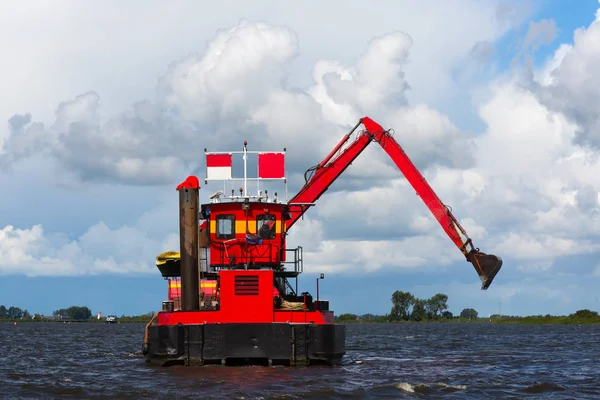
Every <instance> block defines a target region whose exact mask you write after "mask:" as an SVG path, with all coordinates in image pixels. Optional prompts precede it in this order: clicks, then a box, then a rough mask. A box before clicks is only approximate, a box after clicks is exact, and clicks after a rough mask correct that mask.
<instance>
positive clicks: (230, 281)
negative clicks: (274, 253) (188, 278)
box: [158, 270, 334, 325]
mask: <svg viewBox="0 0 600 400" xmlns="http://www.w3.org/2000/svg"><path fill="white" fill-rule="evenodd" d="M219 277H220V283H219V286H217V290H216V296H215V297H213V296H204V297H203V300H202V301H208V302H210V301H212V300H217V301H218V305H219V306H218V309H217V310H210V311H173V312H164V311H163V312H161V313H159V315H158V324H159V325H176V324H179V323H181V324H204V323H206V324H219V323H273V322H275V323H277V322H280V323H314V324H333V323H334V316H333V312H331V311H313V310H308V309H306V307H302V309H300V310H290V309H285V308H276V307H275V301H274V300H275V299H274V297H275V293H274V286H273V282H274V272H273V271H272V270H223V271H220V272H219Z"/></svg>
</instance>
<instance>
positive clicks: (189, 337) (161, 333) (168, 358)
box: [143, 323, 346, 366]
mask: <svg viewBox="0 0 600 400" xmlns="http://www.w3.org/2000/svg"><path fill="white" fill-rule="evenodd" d="M143 353H144V356H145V358H146V360H147V362H149V363H151V364H154V365H161V366H170V365H205V364H220V365H268V366H272V365H286V366H309V365H338V364H340V363H341V361H342V357H343V356H344V354H345V353H346V327H345V326H344V325H313V324H287V323H272V324H203V325H171V326H158V325H154V326H150V327H148V344H147V345H144V347H143Z"/></svg>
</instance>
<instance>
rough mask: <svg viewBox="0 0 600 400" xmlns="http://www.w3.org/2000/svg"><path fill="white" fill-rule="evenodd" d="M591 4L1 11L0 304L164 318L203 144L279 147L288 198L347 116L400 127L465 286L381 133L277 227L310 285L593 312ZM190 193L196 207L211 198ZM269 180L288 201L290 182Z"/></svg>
mask: <svg viewBox="0 0 600 400" xmlns="http://www.w3.org/2000/svg"><path fill="white" fill-rule="evenodd" d="M598 9H600V4H599V3H598V1H596V0H594V1H592V0H580V1H577V2H570V1H558V0H527V1H501V0H490V1H486V2H481V1H476V0H455V1H451V2H450V1H449V2H438V1H433V0H431V1H429V0H404V1H391V0H390V1H388V0H380V1H377V2H371V3H370V4H367V3H365V2H361V1H358V0H352V1H341V0H332V1H329V2H326V3H323V2H317V1H314V0H309V1H299V0H298V1H295V0H292V1H288V2H279V1H275V0H270V1H269V0H256V1H254V2H252V4H250V3H249V2H243V1H227V0H224V1H221V2H219V3H218V4H216V3H214V2H210V3H209V2H207V1H183V0H178V1H174V2H162V1H158V0H150V1H143V2H142V1H138V0H130V1H128V2H127V3H126V7H124V6H123V3H122V2H119V1H116V0H109V1H104V2H96V3H90V2H85V3H82V2H77V1H74V0H72V1H71V0H61V1H50V0H37V1H33V2H26V3H22V4H21V3H19V4H11V5H10V6H8V5H7V4H0V37H1V38H2V39H1V40H0V51H1V53H2V54H3V55H4V57H5V58H4V60H5V62H3V63H0V88H1V90H2V96H0V119H2V120H3V121H5V123H4V124H3V125H2V128H0V141H1V147H0V185H1V187H2V188H3V189H4V191H3V192H4V195H3V196H0V304H4V305H6V306H9V305H14V306H18V307H21V308H23V309H27V310H29V311H30V312H31V313H41V314H50V313H52V312H53V311H54V310H57V309H60V308H65V307H69V306H71V305H86V306H88V307H89V308H90V309H91V310H92V312H93V313H94V314H95V313H97V312H102V313H103V314H104V315H107V314H117V315H123V314H125V315H134V314H142V313H147V312H151V311H153V310H157V309H159V308H160V306H161V301H162V300H165V299H166V296H167V286H166V282H165V281H164V280H163V279H162V277H161V275H160V273H159V271H158V270H157V268H156V267H155V265H154V261H155V257H156V256H157V255H158V254H160V253H162V252H163V251H167V250H178V246H179V238H178V206H177V199H178V198H177V193H176V191H175V187H176V186H177V184H178V183H180V182H181V181H183V180H184V179H185V178H186V177H187V176H188V175H190V174H197V175H198V177H199V178H200V180H201V181H202V182H203V181H204V153H203V149H204V148H209V149H210V150H211V151H229V150H240V149H241V144H242V142H243V140H247V141H248V143H249V148H250V149H253V150H280V149H281V148H283V147H285V148H286V149H287V153H286V165H287V168H288V178H289V180H288V192H289V194H290V196H291V195H292V194H294V193H296V192H297V191H298V190H299V189H300V187H301V185H302V182H303V174H304V171H305V170H306V169H307V168H309V167H310V166H312V165H315V164H317V163H318V162H319V161H320V160H321V159H322V158H323V157H324V156H325V155H326V154H327V153H329V151H330V150H331V149H332V148H333V147H334V145H335V143H337V141H338V140H339V139H340V138H341V137H342V136H343V135H344V134H345V133H346V132H347V131H348V130H349V129H350V128H351V127H353V126H354V125H355V124H356V123H357V122H358V120H359V118H361V117H363V116H369V117H371V118H373V119H374V120H376V121H377V122H379V123H380V124H381V125H382V126H383V127H384V128H386V129H387V128H393V129H394V131H395V138H396V139H397V140H398V142H399V143H400V144H401V145H402V146H403V148H404V149H405V151H406V153H407V154H408V156H409V157H410V158H411V159H412V160H413V161H414V163H415V164H416V165H417V167H418V168H419V169H420V171H421V172H422V173H423V175H424V176H425V177H426V178H427V180H428V182H429V183H430V184H431V186H432V187H433V188H434V190H435V191H436V193H437V194H438V196H439V197H440V198H441V199H442V200H443V201H444V203H445V204H448V205H450V206H451V207H452V210H453V213H454V215H455V216H456V217H457V218H458V220H459V221H460V222H461V224H462V225H463V226H464V227H465V229H466V230H467V232H468V233H469V235H470V237H471V238H472V239H473V242H474V243H475V245H476V246H477V247H479V248H480V249H481V250H482V251H484V252H486V253H492V254H496V255H499V256H501V257H502V259H503V260H504V265H503V267H502V270H501V271H500V273H499V274H498V275H497V276H496V278H495V280H494V283H493V284H492V286H491V287H490V288H489V289H488V290H486V291H482V290H480V281H479V277H478V276H477V274H476V272H475V270H474V269H473V267H472V266H471V264H469V263H467V262H466V261H465V259H464V257H463V256H462V254H461V253H460V252H459V251H458V249H457V248H456V247H454V244H453V243H452V242H451V241H450V240H449V238H448V237H447V236H446V235H445V233H444V232H443V230H442V229H441V227H440V226H439V225H438V224H437V222H436V221H435V219H434V218H433V216H432V215H431V214H430V213H429V211H428V210H427V208H426V207H425V206H424V204H422V203H421V202H420V200H419V198H418V197H417V196H415V194H414V190H413V189H412V188H411V187H410V186H409V184H408V183H407V182H406V179H405V178H404V177H403V176H402V174H401V173H400V171H398V170H397V169H396V168H395V167H394V165H393V163H392V161H391V160H389V159H388V158H387V156H386V154H385V153H384V152H383V151H382V150H381V149H380V148H377V147H376V145H375V144H373V145H372V146H370V147H369V148H367V149H366V150H365V151H364V152H363V153H362V154H361V156H360V157H359V158H358V159H357V160H356V161H355V162H354V163H353V165H352V166H350V167H349V168H348V170H347V171H346V172H345V173H344V174H343V175H342V176H341V177H340V178H339V179H338V180H337V181H336V182H335V183H334V184H333V185H332V186H331V187H330V188H329V190H328V191H327V192H326V194H325V195H323V196H322V197H321V198H320V199H319V200H318V202H317V205H316V206H315V207H314V208H312V209H311V210H309V211H308V212H307V214H306V215H305V218H304V219H303V220H301V221H299V222H298V223H297V224H296V225H295V226H294V227H293V228H292V230H291V232H290V236H289V239H288V246H290V247H291V246H298V245H301V246H302V247H303V248H304V274H303V275H302V276H301V278H300V287H301V289H302V291H304V290H306V291H309V292H315V286H316V282H315V279H316V277H318V276H319V274H320V273H324V274H325V279H324V280H323V281H321V282H320V286H319V291H320V297H322V298H326V299H328V300H329V301H330V306H331V308H332V309H333V310H335V312H336V313H337V314H341V313H346V312H352V313H358V314H363V313H375V314H384V313H387V312H389V310H390V308H391V295H392V293H393V292H394V291H395V290H402V291H408V292H411V293H413V294H414V295H415V296H417V297H419V298H429V297H432V296H433V295H435V294H436V293H445V294H447V295H448V297H449V299H448V306H449V310H450V311H452V312H454V313H460V311H461V310H462V309H464V308H475V309H476V310H477V311H478V312H479V313H480V315H488V314H495V313H498V312H501V313H502V314H505V315H538V314H560V315H565V314H570V313H573V312H575V311H576V310H579V309H584V308H587V309H591V310H596V311H598V310H600V295H598V294H597V287H598V285H599V284H600V202H599V195H598V194H599V191H600V175H598V172H597V171H599V170H600V117H599V114H598V111H597V110H598V109H600V94H599V92H598V90H597V89H596V88H597V87H598V86H599V85H600V76H599V75H598V74H597V72H596V71H599V70H600V12H598V11H597V10H598ZM220 188H221V187H220V186H219V185H218V184H215V183H213V182H209V183H208V184H207V185H202V188H201V194H200V198H201V201H207V200H208V196H209V195H210V194H211V193H213V192H214V191H216V190H218V189H220ZM280 193H284V191H283V190H282V191H281V192H280Z"/></svg>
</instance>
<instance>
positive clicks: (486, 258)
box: [467, 250, 502, 290]
mask: <svg viewBox="0 0 600 400" xmlns="http://www.w3.org/2000/svg"><path fill="white" fill-rule="evenodd" d="M467 261H469V262H470V263H471V264H473V266H474V267H475V270H476V271H477V274H478V275H479V278H480V279H481V290H486V289H487V288H489V287H490V285H491V284H492V281H493V280H494V277H495V276H496V274H497V273H498V271H500V268H502V258H500V257H498V256H495V255H493V254H485V253H482V252H481V251H477V250H472V251H471V252H469V253H468V254H467Z"/></svg>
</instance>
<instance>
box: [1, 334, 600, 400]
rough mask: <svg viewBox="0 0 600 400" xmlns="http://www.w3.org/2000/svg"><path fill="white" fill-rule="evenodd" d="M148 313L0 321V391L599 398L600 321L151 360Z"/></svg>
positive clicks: (5, 394) (27, 394) (38, 394)
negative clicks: (341, 348) (98, 319)
mask: <svg viewBox="0 0 600 400" xmlns="http://www.w3.org/2000/svg"><path fill="white" fill-rule="evenodd" d="M143 331H144V325H143V324H116V325H111V324H91V323H72V324H61V323H19V324H17V325H16V326H14V325H13V324H12V323H0V397H1V398H44V399H50V398H69V397H70V398H86V399H89V398H110V399H114V398H116V399H119V398H192V397H194V398H198V397H201V398H222V399H259V398H261V399H352V398H356V399H363V398H371V399H402V398H406V399H420V398H431V399H482V398H494V399H500V398H505V399H524V398H545V399H546V398H548V399H573V398H574V399H597V398H600V325H582V326H577V325H529V326H528V325H494V324H485V323H481V324H480V323H477V324H475V323H460V324H458V323H457V324H454V323H445V324H412V323H407V324H364V325H348V328H347V336H348V337H347V342H346V343H347V350H348V352H347V354H346V356H345V357H344V363H343V365H342V366H339V367H334V368H331V367H311V368H302V369H293V368H283V367H278V368H267V367H221V366H207V367H191V368H190V367H170V368H161V367H150V366H148V365H146V364H145V363H144V361H143V358H142V355H141V352H140V348H141V341H142V336H143Z"/></svg>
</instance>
